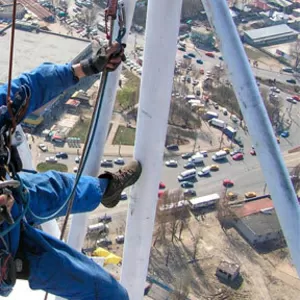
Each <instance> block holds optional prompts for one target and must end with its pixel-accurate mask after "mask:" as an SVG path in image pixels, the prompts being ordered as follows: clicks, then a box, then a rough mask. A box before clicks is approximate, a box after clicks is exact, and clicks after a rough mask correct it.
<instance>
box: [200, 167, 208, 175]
mask: <svg viewBox="0 0 300 300" xmlns="http://www.w3.org/2000/svg"><path fill="white" fill-rule="evenodd" d="M209 174H210V167H205V168H203V169H202V170H201V171H199V172H198V176H200V177H202V176H206V175H209Z"/></svg>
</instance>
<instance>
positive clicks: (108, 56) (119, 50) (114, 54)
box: [80, 42, 126, 76]
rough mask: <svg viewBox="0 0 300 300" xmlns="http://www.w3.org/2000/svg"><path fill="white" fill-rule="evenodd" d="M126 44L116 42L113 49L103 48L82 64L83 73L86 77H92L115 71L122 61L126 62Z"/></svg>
mask: <svg viewBox="0 0 300 300" xmlns="http://www.w3.org/2000/svg"><path fill="white" fill-rule="evenodd" d="M125 47H126V45H125V44H119V43H118V42H114V43H113V44H112V46H111V47H107V48H105V47H102V48H100V49H99V50H98V52H97V54H96V55H93V56H92V57H91V58H89V59H85V60H83V61H81V62H80V64H81V67H82V71H83V72H84V74H85V75H87V76H90V75H94V74H98V73H100V72H102V71H103V70H104V69H106V70H107V71H114V70H116V69H117V68H118V66H119V65H120V63H121V62H122V61H125V60H126V57H125V55H124V49H125Z"/></svg>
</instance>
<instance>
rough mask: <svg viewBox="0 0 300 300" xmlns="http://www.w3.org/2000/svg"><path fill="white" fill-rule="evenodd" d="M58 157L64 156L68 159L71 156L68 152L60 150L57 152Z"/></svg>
mask: <svg viewBox="0 0 300 300" xmlns="http://www.w3.org/2000/svg"><path fill="white" fill-rule="evenodd" d="M55 156H56V157H57V158H63V159H67V158H68V157H69V156H68V153H66V152H58V153H56V155H55Z"/></svg>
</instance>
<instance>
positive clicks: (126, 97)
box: [114, 68, 140, 111]
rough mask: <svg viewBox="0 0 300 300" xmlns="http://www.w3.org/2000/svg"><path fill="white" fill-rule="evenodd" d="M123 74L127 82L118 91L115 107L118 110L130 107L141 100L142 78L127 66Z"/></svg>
mask: <svg viewBox="0 0 300 300" xmlns="http://www.w3.org/2000/svg"><path fill="white" fill-rule="evenodd" d="M123 75H124V77H126V82H125V84H124V85H123V87H122V89H119V90H118V92H117V101H116V103H115V108H114V109H115V110H116V111H123V110H126V109H129V108H131V107H133V106H134V105H135V104H136V103H137V102H138V100H139V93H140V78H139V77H138V76H136V75H134V74H133V73H132V72H130V71H129V70H127V69H125V68H124V70H123Z"/></svg>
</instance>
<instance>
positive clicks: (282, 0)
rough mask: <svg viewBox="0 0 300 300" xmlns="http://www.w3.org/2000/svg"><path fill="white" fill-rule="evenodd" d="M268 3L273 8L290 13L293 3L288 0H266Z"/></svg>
mask: <svg viewBox="0 0 300 300" xmlns="http://www.w3.org/2000/svg"><path fill="white" fill-rule="evenodd" d="M268 4H269V5H270V6H271V7H273V8H274V9H278V10H279V11H281V12H284V13H287V14H290V13H292V11H293V8H294V5H293V3H292V2H290V1H288V0H268Z"/></svg>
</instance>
